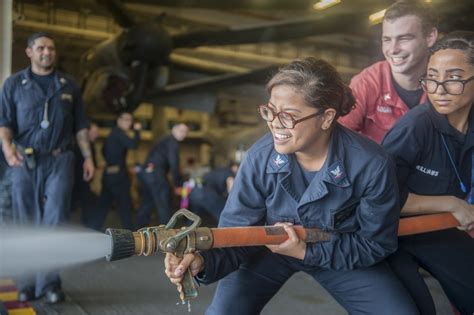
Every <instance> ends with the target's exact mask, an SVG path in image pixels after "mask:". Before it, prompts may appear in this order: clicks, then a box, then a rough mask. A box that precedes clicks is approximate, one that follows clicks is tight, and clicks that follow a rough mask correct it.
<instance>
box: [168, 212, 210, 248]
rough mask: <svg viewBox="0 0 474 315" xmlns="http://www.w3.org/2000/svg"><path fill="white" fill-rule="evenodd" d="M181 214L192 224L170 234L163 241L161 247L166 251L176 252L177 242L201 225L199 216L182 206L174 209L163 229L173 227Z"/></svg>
mask: <svg viewBox="0 0 474 315" xmlns="http://www.w3.org/2000/svg"><path fill="white" fill-rule="evenodd" d="M183 216H184V217H186V218H187V219H188V220H191V221H192V224H191V225H190V226H188V227H186V228H184V229H183V230H182V231H180V232H178V233H177V234H176V235H174V236H171V237H169V238H168V239H166V240H165V241H164V243H163V246H162V247H163V248H165V249H166V251H167V252H176V249H177V248H178V245H179V243H180V242H181V241H182V240H183V239H184V238H185V237H188V236H189V235H190V233H191V232H192V231H195V230H196V228H197V227H198V226H199V225H201V218H200V217H199V216H198V215H196V214H194V213H192V212H191V211H189V210H187V209H184V208H182V209H179V210H178V211H176V213H175V214H174V215H173V216H172V217H171V219H170V220H169V222H168V224H166V226H165V230H169V229H172V228H174V227H175V225H176V223H177V222H178V219H179V218H180V217H183Z"/></svg>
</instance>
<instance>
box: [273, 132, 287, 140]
mask: <svg viewBox="0 0 474 315" xmlns="http://www.w3.org/2000/svg"><path fill="white" fill-rule="evenodd" d="M275 138H277V139H278V140H285V139H288V138H291V136H290V135H283V134H280V133H275Z"/></svg>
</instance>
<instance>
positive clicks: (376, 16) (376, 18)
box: [369, 9, 387, 24]
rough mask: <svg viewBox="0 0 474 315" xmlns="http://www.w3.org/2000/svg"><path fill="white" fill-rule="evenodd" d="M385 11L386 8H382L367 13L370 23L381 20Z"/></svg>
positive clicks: (377, 22) (376, 22)
mask: <svg viewBox="0 0 474 315" xmlns="http://www.w3.org/2000/svg"><path fill="white" fill-rule="evenodd" d="M385 11H387V9H384V10H382V11H378V12H375V13H373V14H371V15H369V20H370V23H372V24H379V23H380V22H382V20H383V17H384V15H385Z"/></svg>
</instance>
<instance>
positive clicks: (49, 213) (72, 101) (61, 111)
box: [0, 68, 87, 297]
mask: <svg viewBox="0 0 474 315" xmlns="http://www.w3.org/2000/svg"><path fill="white" fill-rule="evenodd" d="M46 106H47V112H48V121H49V126H48V127H47V128H41V126H40V124H41V122H42V121H43V120H44V111H45V107H46ZM0 127H8V128H10V129H11V130H12V132H13V141H14V143H15V144H16V145H17V148H21V147H22V148H28V147H31V148H33V149H34V155H35V159H36V167H35V168H34V169H29V168H28V167H27V165H26V163H23V165H22V166H21V167H14V168H12V201H13V210H14V213H13V220H14V222H17V223H20V224H25V223H33V224H35V225H42V226H51V227H52V226H56V225H58V224H59V223H61V222H63V221H64V220H65V218H66V216H67V212H68V211H69V209H70V203H71V190H72V185H73V180H74V170H73V168H74V153H73V152H72V148H73V144H74V138H75V134H76V133H77V132H78V131H79V130H82V129H85V128H87V121H86V118H85V114H84V106H83V103H82V98H81V93H80V90H79V88H78V87H77V85H76V84H75V83H74V81H73V80H72V78H71V77H69V76H67V75H65V74H63V73H61V72H59V71H55V72H54V73H53V74H52V84H51V85H50V86H49V88H48V89H47V90H43V89H42V88H41V86H40V84H38V83H37V82H36V80H35V79H34V76H33V74H32V72H31V70H30V68H27V69H25V70H23V71H20V72H18V73H16V74H14V75H12V76H10V77H9V78H8V79H7V80H6V81H5V84H4V87H3V90H2V97H1V106H0ZM17 285H18V289H19V290H24V289H25V290H26V289H28V288H30V287H33V286H34V280H33V279H30V278H27V279H26V278H25V279H20V280H19V281H18V282H17ZM55 286H56V287H59V286H60V279H59V275H58V273H57V272H48V273H39V274H37V276H36V285H35V287H36V296H37V297H39V296H41V295H42V294H43V293H44V292H45V291H46V290H49V289H50V288H54V287H55Z"/></svg>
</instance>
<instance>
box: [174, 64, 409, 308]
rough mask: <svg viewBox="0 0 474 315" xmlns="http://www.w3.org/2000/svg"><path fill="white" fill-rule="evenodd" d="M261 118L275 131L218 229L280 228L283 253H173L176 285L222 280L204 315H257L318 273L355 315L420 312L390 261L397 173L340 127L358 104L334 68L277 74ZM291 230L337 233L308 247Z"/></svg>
mask: <svg viewBox="0 0 474 315" xmlns="http://www.w3.org/2000/svg"><path fill="white" fill-rule="evenodd" d="M267 89H268V91H269V93H270V100H269V102H268V104H265V105H261V106H260V107H259V112H260V115H261V116H262V118H263V119H264V120H265V121H266V122H267V124H268V127H269V129H270V133H269V134H267V135H265V136H264V137H263V138H261V139H260V140H259V141H258V142H257V143H255V144H254V145H253V147H252V148H251V149H250V150H249V152H248V154H247V157H246V158H245V160H244V161H243V163H242V164H241V167H240V170H239V172H238V174H237V177H236V179H235V182H234V187H233V189H232V191H231V194H230V196H229V198H228V200H227V203H226V206H225V208H224V210H223V212H222V214H221V217H220V222H219V226H220V227H228V226H251V225H264V224H266V225H274V224H275V225H281V226H283V227H284V229H285V231H286V232H287V233H288V235H289V239H288V240H287V241H285V242H284V243H282V244H280V245H269V246H267V247H248V248H243V247H240V248H221V249H212V250H209V251H205V252H200V253H195V254H188V255H185V256H184V258H183V259H182V260H181V259H180V258H178V257H176V256H174V255H171V254H167V256H166V259H165V264H166V274H167V276H168V277H169V278H170V280H171V281H172V282H173V283H179V282H180V281H181V280H182V277H183V274H184V272H185V271H186V269H187V268H188V267H189V268H190V269H191V272H192V274H193V275H196V279H197V280H198V281H199V282H200V283H202V284H209V283H212V282H215V281H217V280H220V282H219V285H218V287H217V291H216V293H215V296H214V300H213V302H212V304H211V306H210V307H209V309H208V310H207V314H258V313H260V311H261V310H262V309H263V307H264V306H265V304H266V303H267V302H268V301H269V300H270V299H271V298H272V297H273V296H274V295H275V294H276V293H277V291H278V290H279V289H280V288H281V287H282V286H283V284H284V283H285V282H286V281H287V280H288V279H289V278H290V277H291V276H292V275H293V274H294V273H296V272H298V271H303V272H306V273H307V274H309V275H311V276H312V277H313V278H314V279H315V280H316V281H318V282H319V283H320V284H321V285H322V286H323V287H325V288H326V289H327V290H328V291H329V293H330V294H331V295H333V296H334V298H335V299H336V300H337V301H338V302H339V303H340V304H341V305H342V306H343V307H344V308H345V309H346V310H347V311H348V312H349V313H351V314H358V313H364V314H367V313H370V314H417V313H418V312H417V309H416V306H415V304H414V303H413V301H412V300H411V298H410V296H409V295H408V293H407V292H406V291H405V289H404V288H403V286H402V285H401V283H400V282H399V281H398V280H397V278H396V277H395V276H394V275H393V274H392V272H391V270H390V268H389V267H388V266H387V264H386V263H385V262H384V259H385V257H387V256H388V255H389V254H391V253H393V252H394V251H395V250H396V248H397V227H398V219H399V211H400V208H399V203H398V194H397V193H396V191H397V187H396V175H395V171H394V167H393V165H392V163H391V162H390V160H389V158H388V156H387V155H386V154H385V153H384V152H383V151H382V149H381V148H380V147H379V146H378V145H376V144H375V143H374V142H372V141H370V140H368V139H367V138H364V137H362V136H360V135H358V134H357V133H355V132H353V131H350V130H348V129H346V128H344V127H342V126H341V125H339V124H338V123H337V122H336V120H337V118H338V117H340V116H344V115H345V114H347V113H348V112H349V111H350V110H351V109H352V107H353V105H354V98H353V96H352V94H351V91H350V89H349V88H348V87H347V86H346V85H345V84H344V83H343V82H342V80H341V78H340V76H339V74H338V73H337V71H336V70H335V68H334V67H332V66H331V65H329V64H328V63H326V62H324V61H322V60H318V59H315V58H306V59H302V60H297V61H294V62H292V63H290V64H289V65H287V66H285V67H283V68H282V69H280V71H279V72H278V73H277V74H276V75H275V76H274V77H273V78H272V79H271V80H270V82H269V83H268V84H267ZM292 224H298V225H303V226H304V227H307V228H314V227H315V228H319V229H322V230H324V231H328V232H331V234H332V236H331V239H330V240H329V241H327V242H319V243H311V244H310V243H308V244H306V243H305V242H303V241H301V240H300V239H299V238H298V237H297V235H296V233H295V231H294V229H293V228H292Z"/></svg>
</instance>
